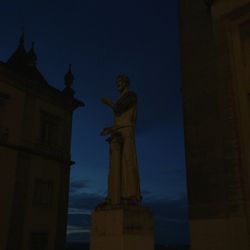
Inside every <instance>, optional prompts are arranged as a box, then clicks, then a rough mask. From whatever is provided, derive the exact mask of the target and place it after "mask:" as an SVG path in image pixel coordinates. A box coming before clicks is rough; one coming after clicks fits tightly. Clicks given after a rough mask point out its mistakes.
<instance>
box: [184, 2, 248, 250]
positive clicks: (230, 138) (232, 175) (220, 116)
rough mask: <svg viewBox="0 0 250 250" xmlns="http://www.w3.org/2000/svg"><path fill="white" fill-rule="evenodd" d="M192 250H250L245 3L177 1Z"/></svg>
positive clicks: (246, 14)
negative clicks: (178, 4) (178, 3)
mask: <svg viewBox="0 0 250 250" xmlns="http://www.w3.org/2000/svg"><path fill="white" fill-rule="evenodd" d="M180 25H181V29H180V30H181V32H180V36H181V39H180V41H181V52H182V94H183V110H184V127H185V144H186V163H187V179H188V196H189V218H190V239H191V249H192V250H201V249H202V250H206V249H207V250H216V249H220V250H224V249H225V250H246V249H250V1H249V0H214V1H212V0H204V1H203V0H180Z"/></svg>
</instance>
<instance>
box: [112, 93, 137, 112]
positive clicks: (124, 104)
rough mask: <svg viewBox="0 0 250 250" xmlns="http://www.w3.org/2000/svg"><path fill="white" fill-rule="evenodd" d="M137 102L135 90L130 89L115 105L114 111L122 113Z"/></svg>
mask: <svg viewBox="0 0 250 250" xmlns="http://www.w3.org/2000/svg"><path fill="white" fill-rule="evenodd" d="M136 103H137V96H136V94H135V93H134V92H132V91H128V92H127V93H126V94H124V95H123V96H122V97H121V98H120V99H119V100H118V101H117V102H116V103H115V105H114V108H113V110H114V113H115V114H116V115H120V114H122V113H124V112H126V111H127V110H129V109H130V108H131V107H133V106H134V105H135V104H136Z"/></svg>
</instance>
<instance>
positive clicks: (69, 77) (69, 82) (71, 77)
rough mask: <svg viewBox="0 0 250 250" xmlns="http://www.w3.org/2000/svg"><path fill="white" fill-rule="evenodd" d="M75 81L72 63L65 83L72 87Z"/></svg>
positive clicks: (65, 77)
mask: <svg viewBox="0 0 250 250" xmlns="http://www.w3.org/2000/svg"><path fill="white" fill-rule="evenodd" d="M73 81H74V76H73V74H72V72H71V64H69V69H68V72H67V73H66V74H65V76H64V83H65V86H66V87H71V86H72V84H73Z"/></svg>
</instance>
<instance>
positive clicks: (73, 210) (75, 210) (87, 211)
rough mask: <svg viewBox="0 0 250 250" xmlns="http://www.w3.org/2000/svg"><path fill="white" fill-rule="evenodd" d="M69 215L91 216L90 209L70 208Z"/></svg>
mask: <svg viewBox="0 0 250 250" xmlns="http://www.w3.org/2000/svg"><path fill="white" fill-rule="evenodd" d="M68 214H88V215H89V214H91V210H90V209H79V208H69V211H68Z"/></svg>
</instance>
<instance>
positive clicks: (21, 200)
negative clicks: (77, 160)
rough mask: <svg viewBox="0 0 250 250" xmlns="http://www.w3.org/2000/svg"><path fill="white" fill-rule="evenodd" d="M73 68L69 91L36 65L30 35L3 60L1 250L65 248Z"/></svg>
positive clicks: (67, 85) (0, 90) (0, 101)
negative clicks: (50, 80) (53, 83)
mask: <svg viewBox="0 0 250 250" xmlns="http://www.w3.org/2000/svg"><path fill="white" fill-rule="evenodd" d="M72 83H73V75H72V73H71V69H70V68H69V71H68V73H67V74H66V75H65V88H64V89H63V91H60V90H57V89H55V88H54V87H52V86H50V85H49V84H48V83H47V81H46V80H45V79H44V77H43V76H42V75H41V73H40V72H39V70H38V69H37V67H36V54H35V51H34V47H33V45H32V48H31V49H30V51H26V49H25V47H24V37H23V35H22V36H21V38H20V41H19V46H18V48H17V49H16V50H15V52H14V53H13V54H12V55H11V57H10V58H9V59H8V61H7V62H0V190H1V191H0V222H1V223H0V224H1V230H0V249H2V250H17V249H19V250H28V249H39V250H45V249H46V250H52V249H53V250H55V249H58V250H59V249H60V250H61V249H64V243H65V240H66V224H67V206H68V192H69V177H70V166H71V165H72V164H73V162H72V161H71V156H70V148H71V126H72V115H73V111H74V110H75V109H76V108H78V107H80V106H84V104H83V102H81V101H79V100H77V99H75V98H74V91H73V89H72Z"/></svg>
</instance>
